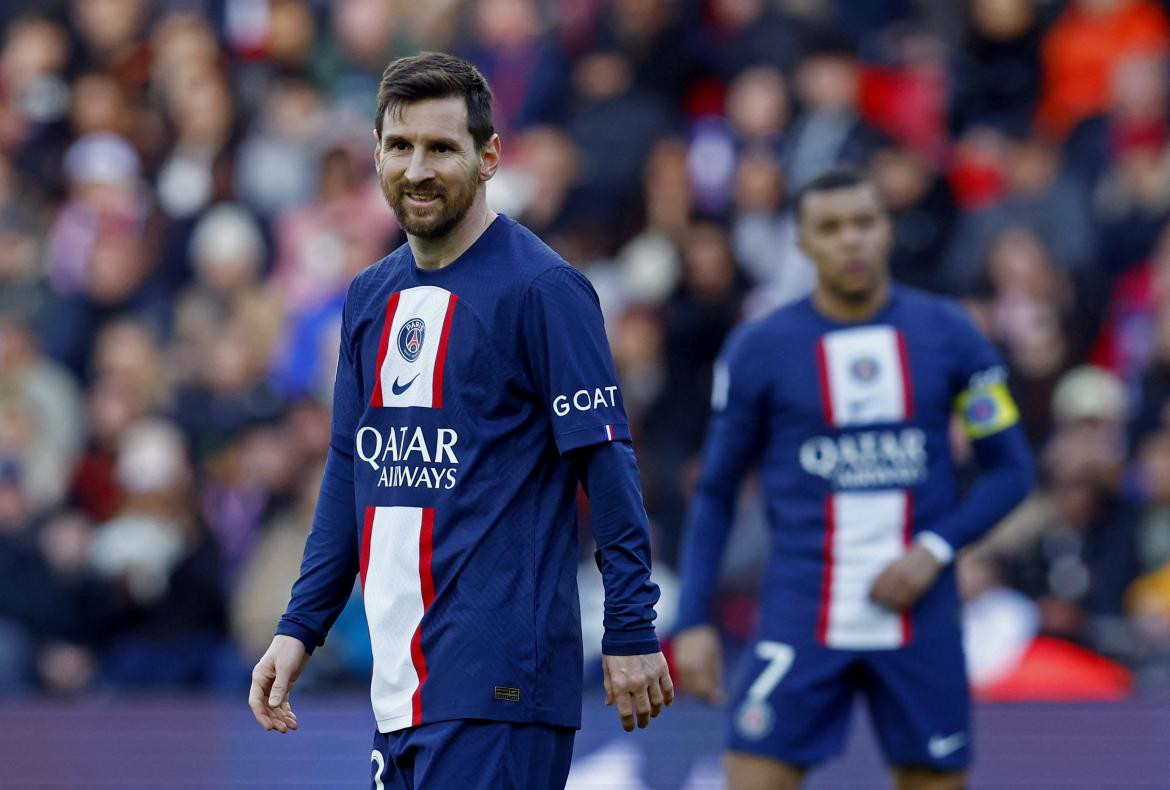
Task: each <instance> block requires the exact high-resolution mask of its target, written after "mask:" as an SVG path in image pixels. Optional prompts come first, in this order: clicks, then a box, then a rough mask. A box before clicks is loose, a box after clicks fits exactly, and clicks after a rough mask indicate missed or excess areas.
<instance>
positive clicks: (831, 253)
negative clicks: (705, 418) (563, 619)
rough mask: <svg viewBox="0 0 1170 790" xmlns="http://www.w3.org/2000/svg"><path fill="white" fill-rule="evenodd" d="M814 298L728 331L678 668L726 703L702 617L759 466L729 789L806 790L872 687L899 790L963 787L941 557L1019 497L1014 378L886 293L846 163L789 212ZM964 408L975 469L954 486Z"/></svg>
mask: <svg viewBox="0 0 1170 790" xmlns="http://www.w3.org/2000/svg"><path fill="white" fill-rule="evenodd" d="M796 211H797V218H798V222H799V233H800V245H801V247H802V249H803V250H804V251H805V252H806V253H807V254H808V256H809V257H810V258H811V259H812V260H813V262H814V263H815V265H816V270H817V284H816V287H815V288H814V290H813V293H812V295H811V296H810V297H809V298H806V299H804V300H802V301H800V302H798V303H795V304H793V305H790V306H788V307H784V308H781V309H780V310H778V311H776V312H774V313H772V314H771V315H770V316H768V317H766V318H763V319H761V320H759V321H756V322H754V323H750V324H747V325H744V326H741V327H740V328H738V329H737V330H736V331H735V332H734V333H733V334H732V336H731V337H730V338H729V339H728V341H727V344H726V346H725V348H724V350H723V353H722V355H721V358H720V361H719V363H718V365H717V368H716V371H715V386H714V393H713V411H714V417H713V420H712V424H711V427H710V429H709V434H708V438H707V443H706V446H705V449H704V457H703V470H702V475H701V478H700V481H699V484H698V488H697V492H696V494H695V496H694V498H693V500H692V502H691V506H690V510H689V513H688V533H687V536H686V538H685V545H684V549H683V563H682V567H683V590H682V601H681V604H680V607H681V610H680V625H679V628H680V632H679V633H678V636H677V639H676V641H675V657H676V669H677V670H678V671H679V673H680V677H681V679H682V680H683V682H684V683H685V685H686V687H687V688H689V689H691V690H692V691H693V692H695V693H696V694H697V695H699V696H700V697H703V698H706V699H708V700H712V701H718V700H721V698H722V687H721V682H722V681H721V674H722V672H721V654H720V643H719V638H718V634H717V632H716V631H715V629H714V628H713V627H712V626H711V625H709V624H708V622H709V621H708V606H709V601H710V597H711V592H712V589H713V588H714V586H715V582H716V579H717V571H718V567H719V562H720V556H721V554H722V551H723V547H724V544H725V542H726V538H727V534H728V530H729V528H730V526H731V522H732V514H733V506H734V502H735V497H736V491H737V488H738V486H739V482H740V480H741V478H742V477H743V476H744V474H745V472H747V471H748V469H749V468H750V467H752V466H753V465H755V464H758V466H759V470H760V478H761V486H762V489H763V494H764V498H765V501H766V505H767V512H768V518H769V522H770V525H771V534H772V549H771V554H770V557H769V561H768V565H767V568H766V571H765V574H764V578H763V580H762V583H761V590H760V623H759V634H758V639H757V641H756V642H755V643H754V644H753V645H752V646H751V649H750V651H748V654H747V656H746V659H745V663H744V665H743V667H742V672H741V673H740V674H739V676H738V679H737V680H736V682H735V685H734V693H733V695H732V698H731V701H730V705H729V708H730V713H731V722H730V735H729V739H728V742H727V749H728V752H727V755H726V759H725V769H726V772H727V779H728V785H729V787H730V788H732V790H744V789H746V788H795V787H799V785H800V783H801V780H802V777H803V775H804V773H805V771H806V770H807V769H808V768H810V767H812V766H815V765H817V764H818V763H821V762H822V761H824V760H826V759H827V758H829V757H832V756H833V755H835V754H837V753H838V752H839V751H840V750H841V748H842V745H843V743H844V739H845V735H846V730H847V727H848V723H849V716H850V711H851V708H852V704H853V698H854V696H855V695H856V694H858V693H860V694H862V695H863V696H864V697H865V699H866V701H867V703H868V707H869V714H870V717H871V719H872V721H873V723H874V725H875V729H876V730H877V734H878V737H879V739H880V741H881V747H882V750H883V751H884V753H885V756H886V758H887V760H888V761H889V762H890V764H891V765H892V767H893V768H892V770H893V775H894V779H895V783H896V785H897V786H898V787H899V788H958V787H961V786H962V785H963V782H964V772H965V769H966V767H967V765H968V763H969V761H970V756H971V730H970V700H969V697H968V689H967V678H966V674H965V668H964V660H963V651H962V644H961V639H960V631H959V597H958V593H957V590H956V584H955V575H954V571H953V566H952V564H951V560H952V558H953V556H954V553H955V552H957V551H959V550H960V549H961V548H963V547H964V546H965V545H967V544H969V543H971V542H972V541H974V540H976V539H978V538H979V536H981V535H983V534H984V533H985V532H986V531H987V530H988V529H990V528H991V527H992V525H994V524H995V523H996V522H997V521H999V519H1001V518H1002V517H1003V516H1004V515H1005V514H1006V513H1007V512H1008V511H1009V510H1011V509H1012V508H1013V507H1014V506H1015V505H1016V504H1017V503H1018V502H1019V501H1020V500H1021V499H1023V497H1024V496H1025V495H1026V493H1027V491H1028V489H1029V488H1030V486H1031V479H1032V463H1031V458H1030V454H1029V451H1028V447H1027V443H1026V441H1025V439H1024V436H1023V432H1022V430H1021V428H1020V427H1019V426H1018V425H1017V410H1016V407H1015V405H1014V404H1013V402H1012V400H1011V397H1010V396H1009V394H1008V391H1007V388H1006V385H1005V382H1004V370H1003V368H1002V367H1001V366H1000V363H999V360H998V359H997V358H996V354H995V352H994V350H993V349H992V347H991V345H990V344H989V343H988V342H987V340H985V339H984V338H983V337H982V336H981V335H980V334H979V333H978V332H977V331H976V330H975V329H974V328H973V327H972V325H971V324H970V323H969V322H968V321H967V319H966V318H965V317H964V316H963V314H962V313H961V312H960V310H959V308H958V307H957V306H956V305H954V304H953V303H951V302H949V301H946V300H943V299H940V298H936V297H933V296H929V295H927V294H925V293H921V292H919V291H915V290H912V289H909V288H903V287H898V286H894V285H892V284H891V282H890V275H889V266H888V259H889V252H890V247H891V243H892V231H891V224H890V220H889V217H888V216H887V214H886V211H885V209H884V208H883V206H882V204H881V202H880V199H879V197H878V195H877V192H876V190H875V189H874V186H873V185H872V184H871V183H869V182H868V181H866V180H864V179H863V178H862V177H861V176H859V175H857V174H855V173H852V172H850V171H844V170H834V171H830V172H828V173H825V174H824V175H822V176H820V177H819V178H817V179H815V180H814V181H812V182H811V183H810V184H808V185H807V186H806V187H805V188H804V189H803V190H802V191H801V193H800V194H799V196H798V198H797V201H796ZM955 412H957V413H958V415H959V417H960V419H961V422H962V424H963V426H964V428H965V429H966V433H967V435H968V436H969V437H970V438H971V440H972V442H973V447H974V455H975V458H976V459H977V461H978V464H979V466H980V471H981V474H980V476H979V477H978V478H977V479H976V480H975V481H974V483H973V484H972V487H971V488H970V490H969V491H968V492H967V493H966V495H965V496H963V497H960V496H959V494H958V491H957V483H956V479H955V478H956V474H955V465H954V462H953V460H952V457H951V451H950V442H949V428H950V425H951V417H952V413H955Z"/></svg>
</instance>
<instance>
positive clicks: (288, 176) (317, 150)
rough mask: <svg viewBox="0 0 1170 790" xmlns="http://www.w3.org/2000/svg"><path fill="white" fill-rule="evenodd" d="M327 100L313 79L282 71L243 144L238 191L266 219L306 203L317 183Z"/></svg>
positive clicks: (294, 72)
mask: <svg viewBox="0 0 1170 790" xmlns="http://www.w3.org/2000/svg"><path fill="white" fill-rule="evenodd" d="M326 122H327V116H326V106H325V98H324V96H322V94H321V92H320V91H318V90H317V88H316V87H315V86H314V85H313V83H312V81H311V80H310V79H309V76H308V74H307V73H305V72H300V71H284V72H280V73H279V74H278V75H277V76H276V77H275V78H274V80H273V81H272V84H271V85H270V86H269V88H268V90H267V91H266V93H265V96H264V105H263V107H262V108H261V109H260V112H259V113H258V114H257V116H256V121H255V122H254V123H253V124H252V126H251V131H250V133H249V134H248V135H247V137H245V138H244V140H243V142H242V143H241V144H240V150H239V152H238V154H237V157H236V181H235V190H236V193H237V194H238V195H239V197H240V199H241V200H243V201H244V202H245V203H247V204H248V206H249V207H250V208H251V209H252V210H254V211H256V212H258V213H259V214H260V216H262V217H264V218H272V217H275V216H276V215H278V214H279V213H280V212H282V211H286V210H289V209H292V208H294V207H296V206H299V205H300V204H302V203H304V202H305V201H306V200H308V199H309V197H310V196H311V195H312V191H313V186H314V184H315V182H316V180H317V161H318V157H319V156H320V154H321V152H322V141H323V140H324V139H325V132H326Z"/></svg>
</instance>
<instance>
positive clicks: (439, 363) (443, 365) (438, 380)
mask: <svg viewBox="0 0 1170 790" xmlns="http://www.w3.org/2000/svg"><path fill="white" fill-rule="evenodd" d="M458 301H459V297H458V296H456V295H455V294H451V298H450V299H449V300H448V301H447V313H446V314H445V315H444V316H443V331H442V333H441V334H440V335H439V350H438V354H437V356H436V358H435V377H434V378H435V380H434V383H433V385H432V387H431V392H432V394H431V405H432V406H434V407H435V408H436V409H441V408H443V373H444V371H446V369H447V343H448V342H450V340H451V317H452V316H453V315H455V304H456V303H457V302H458Z"/></svg>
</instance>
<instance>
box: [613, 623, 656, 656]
mask: <svg viewBox="0 0 1170 790" xmlns="http://www.w3.org/2000/svg"><path fill="white" fill-rule="evenodd" d="M661 649H662V646H661V645H659V644H658V636H657V635H656V634H655V633H654V626H650V627H648V628H639V629H638V630H637V631H606V632H605V634H604V635H603V636H602V637H601V652H602V653H604V654H605V655H607V656H644V655H647V654H649V653H657V652H658V651H660V650H661Z"/></svg>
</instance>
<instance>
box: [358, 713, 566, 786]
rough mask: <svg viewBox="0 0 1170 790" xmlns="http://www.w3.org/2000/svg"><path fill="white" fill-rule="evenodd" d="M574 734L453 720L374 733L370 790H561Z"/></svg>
mask: <svg viewBox="0 0 1170 790" xmlns="http://www.w3.org/2000/svg"><path fill="white" fill-rule="evenodd" d="M576 734H577V731H576V730H572V729H569V728H567V727H551V726H549V725H545V724H512V723H510V722H505V721H484V720H480V719H455V720H452V721H438V722H435V723H434V724H423V725H421V726H418V727H410V728H407V729H405V730H398V731H396V732H391V733H385V734H383V733H380V732H375V733H374V751H373V753H372V754H371V755H370V764H371V773H372V774H373V777H372V780H371V784H370V786H371V787H372V788H374V790H383V788H385V790H391V788H393V790H446V789H447V788H460V789H461V790H463V789H466V790H478V789H479V788H483V790H512V789H513V788H514V789H515V790H529V788H532V789H533V790H535V789H536V788H541V790H543V788H546V787H547V788H550V789H552V790H559V789H560V788H563V787H564V786H565V782H566V780H567V779H568V777H569V764H570V763H571V762H572V759H573V738H574V736H576Z"/></svg>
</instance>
